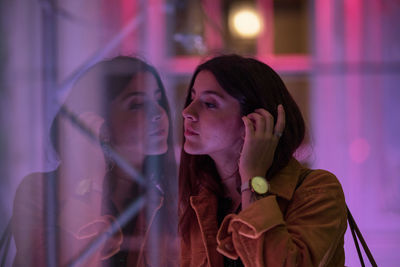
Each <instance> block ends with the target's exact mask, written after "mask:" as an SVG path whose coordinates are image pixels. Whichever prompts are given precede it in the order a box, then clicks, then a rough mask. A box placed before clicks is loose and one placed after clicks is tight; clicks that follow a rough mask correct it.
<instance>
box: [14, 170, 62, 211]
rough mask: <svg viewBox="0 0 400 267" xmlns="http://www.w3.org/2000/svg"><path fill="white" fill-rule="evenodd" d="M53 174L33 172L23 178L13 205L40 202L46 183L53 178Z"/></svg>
mask: <svg viewBox="0 0 400 267" xmlns="http://www.w3.org/2000/svg"><path fill="white" fill-rule="evenodd" d="M54 174H55V171H54V172H34V173H31V174H28V175H27V176H25V177H24V178H23V179H22V181H21V183H20V184H19V186H18V188H17V191H16V194H15V198H14V204H15V203H18V202H26V201H35V202H41V201H42V199H43V192H44V190H45V186H46V181H48V179H52V177H54Z"/></svg>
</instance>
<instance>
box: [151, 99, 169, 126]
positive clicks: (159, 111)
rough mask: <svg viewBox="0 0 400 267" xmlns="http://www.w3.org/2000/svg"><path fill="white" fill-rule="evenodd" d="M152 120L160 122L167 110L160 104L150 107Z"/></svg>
mask: <svg viewBox="0 0 400 267" xmlns="http://www.w3.org/2000/svg"><path fill="white" fill-rule="evenodd" d="M149 113H150V119H151V121H152V122H156V121H159V120H161V119H162V118H163V116H165V110H164V108H163V107H162V106H160V105H159V104H158V103H156V104H154V105H150V110H149Z"/></svg>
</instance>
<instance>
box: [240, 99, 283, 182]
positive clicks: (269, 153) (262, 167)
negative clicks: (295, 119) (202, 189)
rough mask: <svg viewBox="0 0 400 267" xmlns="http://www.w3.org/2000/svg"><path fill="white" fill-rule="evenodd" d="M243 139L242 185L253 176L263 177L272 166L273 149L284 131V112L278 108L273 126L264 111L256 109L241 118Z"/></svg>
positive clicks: (280, 106)
mask: <svg viewBox="0 0 400 267" xmlns="http://www.w3.org/2000/svg"><path fill="white" fill-rule="evenodd" d="M242 120H243V123H244V125H245V137H244V143H243V148H242V152H241V155H240V159H239V173H240V177H241V180H242V184H243V183H245V182H247V181H248V180H250V179H251V178H252V177H254V176H265V175H266V173H267V171H268V169H269V168H270V167H271V165H272V161H273V159H274V154H275V149H276V146H277V145H278V142H279V138H280V137H281V135H282V132H283V130H284V129H285V111H284V109H283V106H282V105H279V106H278V118H277V121H276V125H275V126H274V118H273V116H272V115H271V114H270V113H269V112H268V111H266V110H265V109H256V110H255V111H254V112H253V113H250V114H249V115H247V116H243V117H242Z"/></svg>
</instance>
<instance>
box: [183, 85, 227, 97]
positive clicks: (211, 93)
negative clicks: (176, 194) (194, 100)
mask: <svg viewBox="0 0 400 267" xmlns="http://www.w3.org/2000/svg"><path fill="white" fill-rule="evenodd" d="M190 93H191V95H192V96H194V95H196V90H195V89H194V88H192V89H191V90H190ZM201 94H202V95H214V96H217V97H219V98H222V99H224V96H223V95H221V94H220V93H218V92H216V91H214V90H205V91H203V92H201Z"/></svg>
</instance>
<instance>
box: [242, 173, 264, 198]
mask: <svg viewBox="0 0 400 267" xmlns="http://www.w3.org/2000/svg"><path fill="white" fill-rule="evenodd" d="M248 189H251V191H252V192H254V193H256V194H257V195H265V194H267V193H268V191H269V183H268V181H267V179H265V178H264V177H262V176H254V177H253V178H251V179H250V180H249V182H248V183H244V184H242V186H241V188H240V191H241V192H243V191H245V190H248Z"/></svg>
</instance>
